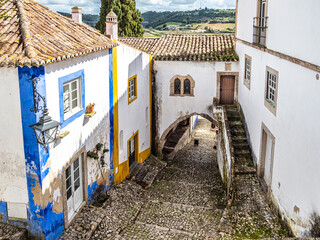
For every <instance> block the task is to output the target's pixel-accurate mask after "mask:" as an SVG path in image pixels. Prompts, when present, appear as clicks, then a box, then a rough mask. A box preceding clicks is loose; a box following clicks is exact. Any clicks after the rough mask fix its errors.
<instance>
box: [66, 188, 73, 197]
mask: <svg viewBox="0 0 320 240" xmlns="http://www.w3.org/2000/svg"><path fill="white" fill-rule="evenodd" d="M71 196H72V189H71V188H70V189H69V190H68V191H67V199H69V198H70V197H71Z"/></svg>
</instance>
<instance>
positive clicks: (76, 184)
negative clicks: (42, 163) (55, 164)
mask: <svg viewBox="0 0 320 240" xmlns="http://www.w3.org/2000/svg"><path fill="white" fill-rule="evenodd" d="M65 176H66V178H65V179H66V194H67V211H68V221H70V220H71V219H72V218H73V217H74V215H75V213H76V212H77V210H78V209H79V208H80V207H81V204H82V202H83V201H84V200H83V199H84V198H83V195H84V194H83V179H82V178H83V172H82V155H80V156H79V157H78V158H77V159H75V160H74V161H73V163H71V165H70V166H69V167H68V168H67V169H66V170H65Z"/></svg>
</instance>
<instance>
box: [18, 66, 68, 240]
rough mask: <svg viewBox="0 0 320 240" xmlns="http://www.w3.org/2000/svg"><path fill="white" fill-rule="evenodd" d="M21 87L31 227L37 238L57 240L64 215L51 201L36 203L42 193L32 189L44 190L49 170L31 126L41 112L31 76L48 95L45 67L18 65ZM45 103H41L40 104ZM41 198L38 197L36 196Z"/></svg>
mask: <svg viewBox="0 0 320 240" xmlns="http://www.w3.org/2000/svg"><path fill="white" fill-rule="evenodd" d="M18 70H19V87H20V104H21V117H22V130H23V142H24V154H25V159H26V175H27V188H28V196H29V206H28V230H29V231H30V232H31V233H32V234H33V235H34V236H37V237H40V238H43V237H45V238H46V239H57V238H58V237H59V236H60V235H61V234H62V231H63V230H64V214H63V212H62V213H60V214H57V213H55V212H53V209H52V208H53V206H52V203H49V204H48V205H47V206H45V207H41V206H40V205H37V204H36V203H35V199H34V198H36V200H37V202H39V201H40V200H41V199H39V198H41V194H39V195H37V196H34V194H33V192H32V189H33V188H34V187H36V186H39V187H40V189H42V181H43V179H44V178H45V177H46V176H47V174H48V172H49V169H46V168H45V165H46V163H47V161H48V158H49V153H47V152H46V150H45V149H44V147H42V146H41V145H39V144H38V143H37V141H36V136H35V134H34V132H33V130H32V129H31V128H30V127H29V126H30V125H32V124H35V123H36V122H38V121H39V118H40V117H41V116H42V112H38V113H34V112H31V111H30V109H32V108H33V106H34V103H33V87H32V82H30V81H29V79H31V78H32V77H39V79H40V81H39V82H38V83H37V86H36V88H37V91H38V92H39V93H40V94H41V95H42V96H44V97H46V83H45V70H44V67H39V68H36V67H32V68H28V67H23V68H20V67H19V69H18ZM42 104H43V103H42V102H41V104H40V105H42ZM37 198H38V199H37Z"/></svg>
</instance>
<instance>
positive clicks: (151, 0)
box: [37, 0, 236, 14]
mask: <svg viewBox="0 0 320 240" xmlns="http://www.w3.org/2000/svg"><path fill="white" fill-rule="evenodd" d="M37 1H38V2H39V3H41V4H43V5H46V6H47V7H49V8H50V9H52V10H55V11H61V12H71V8H72V7H74V6H79V7H82V9H83V13H90V14H99V11H100V0H37ZM136 2H137V8H138V9H139V10H140V11H141V12H146V11H179V10H193V9H198V8H200V6H201V7H202V8H204V7H208V8H235V2H236V0H136Z"/></svg>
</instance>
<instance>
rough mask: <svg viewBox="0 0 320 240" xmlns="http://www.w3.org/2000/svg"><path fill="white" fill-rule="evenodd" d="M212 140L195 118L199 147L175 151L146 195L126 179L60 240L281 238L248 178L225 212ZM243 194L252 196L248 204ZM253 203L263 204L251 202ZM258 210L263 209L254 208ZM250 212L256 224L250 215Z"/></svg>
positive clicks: (205, 123) (204, 123)
mask: <svg viewBox="0 0 320 240" xmlns="http://www.w3.org/2000/svg"><path fill="white" fill-rule="evenodd" d="M214 136H215V133H214V131H213V129H211V123H210V122H208V121H207V120H205V119H199V121H198V124H197V127H196V129H195V133H194V137H195V138H197V139H199V146H194V145H193V141H191V142H190V143H189V144H188V145H187V146H186V147H185V148H184V149H182V150H181V151H179V152H178V153H177V155H176V157H175V158H174V159H173V160H170V161H168V162H167V167H166V168H165V169H163V170H162V172H160V174H159V175H158V176H157V178H156V181H155V182H154V183H153V184H152V186H151V187H150V188H149V189H147V190H145V189H143V188H142V187H141V186H140V185H137V184H136V183H134V182H132V181H128V180H126V181H124V182H123V183H121V184H119V185H117V186H115V187H113V188H112V189H111V190H110V191H109V192H108V194H109V195H110V197H109V199H108V200H107V202H106V203H105V204H104V206H103V207H102V208H96V207H93V206H86V207H85V208H84V209H83V210H82V212H81V213H80V214H79V216H78V217H77V219H76V220H75V221H74V222H73V224H72V225H71V226H70V227H69V228H68V229H67V230H66V231H65V232H64V234H63V236H62V237H61V239H89V238H90V239H179V240H180V239H233V238H234V239H244V238H247V237H248V238H252V236H256V237H257V238H260V237H261V238H262V237H263V238H269V237H280V236H285V232H284V231H281V227H280V225H279V223H278V221H277V218H275V217H274V216H271V213H270V209H269V208H268V206H267V205H266V201H265V200H264V199H263V194H262V193H261V189H260V186H259V184H258V182H257V181H256V179H255V178H254V177H251V178H250V177H249V178H248V177H246V181H247V182H248V181H249V182H250V184H251V183H252V182H253V183H254V184H253V185H252V184H251V185H250V184H249V185H250V186H251V188H250V189H249V190H250V191H246V190H245V189H240V188H239V190H241V191H239V193H238V195H236V197H239V198H238V200H237V201H236V205H235V206H233V207H232V208H231V210H228V211H226V210H225V206H226V197H225V195H226V193H225V190H224V187H223V182H222V181H221V177H220V175H219V170H218V167H217V162H216V150H214V149H213V145H214ZM246 181H244V182H245V184H247V182H246ZM239 186H242V187H244V186H245V185H243V184H242V185H241V184H239ZM257 189H258V190H257ZM246 192H247V194H254V195H253V196H252V197H250V200H248V201H246V197H245V195H246ZM256 196H257V197H258V198H259V199H258V200H257V199H255V197H256ZM256 200H257V201H258V202H261V201H262V202H263V204H260V203H256V202H255V201H256ZM241 201H243V203H242V202H241ZM260 206H263V207H264V208H262V209H259V207H260ZM239 211H240V212H239ZM242 211H243V212H242ZM253 211H254V212H255V216H256V219H255V218H252V216H251V215H252V214H251V213H252V212H253ZM260 212H261V214H260ZM222 216H224V222H225V224H224V225H225V226H229V228H230V229H229V232H224V233H222V234H221V233H219V231H218V230H219V226H220V222H221V219H222ZM257 219H258V220H257ZM255 222H256V223H257V224H262V225H261V226H260V225H257V224H256V223H255ZM256 229H258V231H259V234H256ZM246 231H249V232H250V231H252V232H253V233H254V234H253V235H252V234H251V233H249V234H247V233H246ZM241 234H242V235H241Z"/></svg>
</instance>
